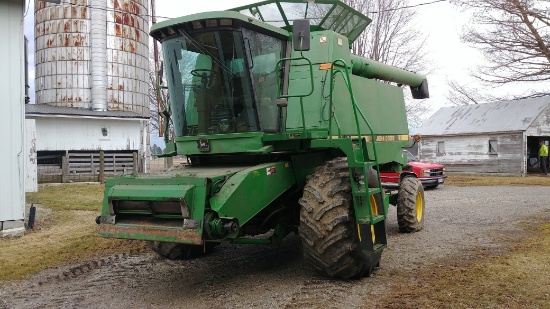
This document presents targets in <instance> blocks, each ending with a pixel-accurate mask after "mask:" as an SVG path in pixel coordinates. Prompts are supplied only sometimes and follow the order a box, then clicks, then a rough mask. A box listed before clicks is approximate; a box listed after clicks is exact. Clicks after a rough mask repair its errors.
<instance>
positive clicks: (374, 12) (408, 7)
mask: <svg viewBox="0 0 550 309" xmlns="http://www.w3.org/2000/svg"><path fill="white" fill-rule="evenodd" d="M446 1H448V0H434V1H431V2H424V3H418V4H413V5H407V6H402V7H398V8H392V9H386V10H381V11H371V12H368V13H369V14H379V13H384V12H391V11H397V10H403V9H410V8H415V7H419V6H425V5H430V4H435V3H438V2H446ZM61 4H65V5H71V6H79V7H86V8H90V9H95V10H103V11H106V12H118V13H126V14H131V15H136V16H141V17H156V18H161V19H172V18H173V17H166V16H159V15H155V16H153V15H150V14H135V13H131V12H128V11H124V10H119V9H115V8H101V7H96V6H92V5H82V4H76V3H71V2H65V1H62V2H61Z"/></svg>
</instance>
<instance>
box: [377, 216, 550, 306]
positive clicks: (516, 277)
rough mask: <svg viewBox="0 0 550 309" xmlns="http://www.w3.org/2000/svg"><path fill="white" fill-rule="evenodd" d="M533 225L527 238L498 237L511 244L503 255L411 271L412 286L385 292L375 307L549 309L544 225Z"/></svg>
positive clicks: (548, 246) (549, 236)
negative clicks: (413, 272)
mask: <svg viewBox="0 0 550 309" xmlns="http://www.w3.org/2000/svg"><path fill="white" fill-rule="evenodd" d="M535 220H536V219H535ZM539 220H540V219H539ZM539 223H541V225H539V224H535V227H533V224H532V223H531V227H529V228H527V230H528V234H529V237H525V235H524V234H522V237H519V236H515V237H516V239H514V240H511V239H503V241H505V242H510V241H513V242H514V244H513V245H512V247H511V249H510V251H509V252H508V253H505V254H503V255H500V256H483V255H481V256H480V257H479V259H477V260H474V261H470V262H464V263H463V265H454V266H445V262H443V263H442V265H443V267H438V268H434V269H430V270H428V271H426V272H422V273H416V274H414V275H413V274H411V276H414V278H415V282H416V284H415V285H412V284H411V285H408V286H407V285H400V286H399V289H396V290H394V291H391V292H389V293H387V294H386V295H384V299H385V300H384V301H383V305H382V306H380V307H382V308H550V290H549V289H548V287H549V286H550V275H549V274H550V223H548V221H547V219H546V221H544V222H542V221H540V222H539ZM537 225H538V226H537ZM508 238H509V237H508ZM447 265H449V264H447ZM450 265H452V264H450Z"/></svg>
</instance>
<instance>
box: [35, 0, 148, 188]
mask: <svg viewBox="0 0 550 309" xmlns="http://www.w3.org/2000/svg"><path fill="white" fill-rule="evenodd" d="M148 2H149V1H148V0H61V3H59V4H53V3H46V2H43V1H38V0H35V66H36V71H35V75H36V77H35V91H36V97H35V100H36V105H34V106H28V107H27V111H26V114H27V118H32V119H37V123H36V130H37V140H36V143H37V151H38V157H39V158H38V159H39V174H40V162H41V159H40V158H41V157H46V156H47V157H49V158H51V157H52V156H55V155H56V154H59V155H61V154H63V153H65V154H66V155H67V156H69V157H70V154H71V153H73V154H75V153H77V152H78V153H80V154H79V155H82V153H87V154H89V155H90V156H91V158H92V159H91V161H93V160H95V159H93V158H94V156H97V153H98V152H100V151H106V152H109V153H117V152H118V153H138V156H139V158H140V159H139V163H138V164H139V168H138V170H140V171H146V170H147V167H146V162H147V160H146V157H147V152H148V147H149V146H148V143H149V142H148V140H149V138H148V136H149V134H148V119H149V97H148V87H149V85H148V82H149V60H148V59H149V48H148V45H149V35H148V31H149V20H148V18H149V16H148V9H149V3H148ZM59 134H61V136H59ZM41 151H42V153H43V154H45V156H41ZM75 156H76V155H73V157H75ZM75 160H76V159H75ZM79 160H81V159H79ZM113 160H114V159H113ZM119 161H120V160H119ZM74 162H76V161H74ZM134 162H135V161H134ZM56 164H57V163H56ZM68 164H69V168H70V165H71V160H70V159H68ZM92 165H93V164H92ZM75 166H76V165H75ZM79 166H80V165H79ZM91 169H92V170H93V167H92V168H91ZM39 177H40V175H39ZM39 179H40V178H39Z"/></svg>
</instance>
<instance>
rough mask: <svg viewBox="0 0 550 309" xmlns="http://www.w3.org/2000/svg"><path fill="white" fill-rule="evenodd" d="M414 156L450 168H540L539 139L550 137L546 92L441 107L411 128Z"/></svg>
mask: <svg viewBox="0 0 550 309" xmlns="http://www.w3.org/2000/svg"><path fill="white" fill-rule="evenodd" d="M415 133H416V134H420V135H421V136H422V139H421V140H420V145H419V157H420V159H421V160H424V161H433V162H438V163H443V164H445V165H446V167H447V171H449V172H457V173H487V174H489V173H499V174H512V175H526V174H528V173H539V172H540V168H539V165H538V162H537V156H538V148H539V141H541V140H542V141H544V142H545V143H546V145H548V143H549V140H550V96H543V97H538V98H528V99H521V100H512V101H499V102H493V103H486V104H476V105H466V106H451V107H443V108H441V109H440V110H439V111H437V112H436V113H435V114H434V115H433V116H432V117H430V118H429V119H428V120H426V121H425V122H424V123H423V124H422V126H421V127H420V128H419V129H418V130H416V131H415Z"/></svg>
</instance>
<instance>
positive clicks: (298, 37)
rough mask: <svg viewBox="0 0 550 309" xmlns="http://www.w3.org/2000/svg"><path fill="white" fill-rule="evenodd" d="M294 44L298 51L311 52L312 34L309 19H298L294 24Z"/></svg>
mask: <svg viewBox="0 0 550 309" xmlns="http://www.w3.org/2000/svg"><path fill="white" fill-rule="evenodd" d="M292 44H293V45H294V50H296V51H308V50H309V47H310V32H309V20H308V19H297V20H295V21H294V23H293V24H292Z"/></svg>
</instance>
